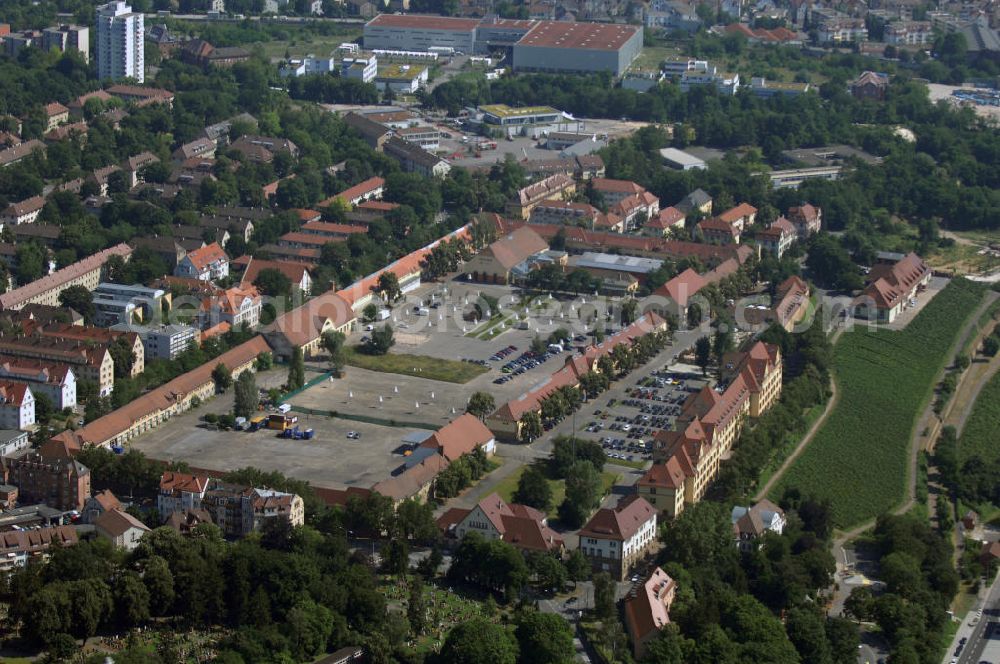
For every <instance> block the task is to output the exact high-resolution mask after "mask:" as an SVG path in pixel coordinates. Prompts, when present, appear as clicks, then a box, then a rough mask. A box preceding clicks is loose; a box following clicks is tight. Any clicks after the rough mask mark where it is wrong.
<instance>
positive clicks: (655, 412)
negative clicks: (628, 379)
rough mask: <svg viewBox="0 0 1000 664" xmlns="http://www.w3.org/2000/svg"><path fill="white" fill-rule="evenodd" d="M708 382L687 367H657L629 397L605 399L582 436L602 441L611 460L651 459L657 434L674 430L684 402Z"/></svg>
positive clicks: (637, 383) (633, 387)
mask: <svg viewBox="0 0 1000 664" xmlns="http://www.w3.org/2000/svg"><path fill="white" fill-rule="evenodd" d="M707 384H708V381H706V380H705V379H704V378H702V377H701V376H700V375H697V374H694V373H691V372H689V371H686V370H684V368H683V367H682V368H681V369H679V370H678V369H676V368H672V367H663V368H660V369H656V370H654V371H653V372H652V373H651V374H650V375H648V376H645V377H643V378H641V379H639V380H638V381H636V382H635V383H632V386H631V387H630V388H628V389H627V391H626V397H625V398H621V399H616V398H611V399H609V400H607V401H604V402H603V405H600V406H599V407H598V408H597V410H596V411H594V417H595V419H593V420H590V421H589V423H588V424H587V426H586V428H584V429H583V431H581V432H580V433H579V434H578V435H579V436H580V437H582V438H587V439H590V440H596V441H598V442H600V443H601V446H602V447H603V448H604V450H605V453H606V454H607V455H608V457H609V459H610V461H611V463H614V460H615V459H625V460H628V461H649V460H651V459H652V456H653V455H652V450H653V437H654V436H656V434H657V433H659V432H660V431H664V430H666V431H669V430H671V429H673V428H674V424H675V421H676V418H677V416H678V415H680V412H681V406H682V405H683V404H684V401H685V400H686V399H687V398H688V397H689V396H690V395H691V394H693V393H695V392H697V391H698V390H700V389H701V388H702V387H704V386H705V385H707Z"/></svg>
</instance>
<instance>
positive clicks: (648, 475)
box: [637, 457, 684, 490]
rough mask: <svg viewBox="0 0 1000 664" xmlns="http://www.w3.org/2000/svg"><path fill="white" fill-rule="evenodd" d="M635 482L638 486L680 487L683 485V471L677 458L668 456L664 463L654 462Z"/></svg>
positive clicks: (675, 488)
mask: <svg viewBox="0 0 1000 664" xmlns="http://www.w3.org/2000/svg"><path fill="white" fill-rule="evenodd" d="M637 484H638V485H639V486H640V487H643V486H646V487H656V488H658V487H663V488H665V489H674V490H677V489H681V488H682V487H683V486H684V471H683V470H682V469H681V467H680V464H679V463H678V462H677V459H675V458H674V457H670V458H669V459H667V461H666V462H665V463H654V464H653V465H652V467H651V468H650V469H649V470H647V471H646V472H645V473H644V474H643V476H642V477H640V478H639V481H638V482H637Z"/></svg>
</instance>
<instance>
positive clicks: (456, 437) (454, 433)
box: [421, 413, 493, 461]
mask: <svg viewBox="0 0 1000 664" xmlns="http://www.w3.org/2000/svg"><path fill="white" fill-rule="evenodd" d="M491 440H493V432H492V431H490V430H489V429H488V428H486V425H485V424H483V423H482V422H481V421H480V420H479V418H477V417H476V416H475V415H472V414H470V413H465V414H464V415H461V416H459V417H457V418H455V419H454V420H452V421H451V422H449V423H448V424H446V425H444V426H443V427H441V428H440V429H438V430H437V431H435V432H434V434H433V435H432V436H431V437H430V438H428V439H427V440H425V441H424V442H423V443H422V444H421V447H430V448H433V449H436V450H438V452H439V453H440V454H441V456H443V457H444V458H446V459H448V461H455V460H456V459H458V458H459V457H460V456H462V455H463V454H468V453H470V452H472V451H473V450H474V449H476V448H477V447H479V446H481V445H485V444H486V443H488V442H490V441H491Z"/></svg>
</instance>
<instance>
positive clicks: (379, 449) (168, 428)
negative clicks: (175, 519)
mask: <svg viewBox="0 0 1000 664" xmlns="http://www.w3.org/2000/svg"><path fill="white" fill-rule="evenodd" d="M231 408H232V396H231V395H224V396H222V397H217V398H215V399H212V400H211V401H209V402H207V403H206V404H205V405H204V406H203V407H201V408H198V409H195V410H192V411H188V412H186V413H183V414H181V415H178V416H176V417H173V418H171V420H170V421H169V422H167V423H165V424H162V425H161V426H159V427H158V428H156V429H153V430H152V431H149V432H147V433H145V434H143V435H142V436H139V437H138V438H136V439H135V440H133V441H132V443H131V445H132V446H133V447H135V448H136V449H138V450H141V451H142V452H143V453H145V454H146V455H147V456H150V457H152V458H154V459H160V460H164V461H186V462H187V463H189V464H190V465H192V466H194V467H197V468H202V469H206V470H213V471H219V472H226V471H230V470H235V469H237V468H243V467H245V466H255V467H257V468H261V469H263V470H277V471H280V472H282V473H284V474H285V475H288V476H291V477H295V478H296V479H301V480H306V481H308V482H310V483H311V484H313V485H315V486H321V487H330V488H341V487H344V486H363V487H369V486H371V485H372V484H374V483H375V482H378V481H380V480H382V479H385V478H386V477H388V476H389V474H390V473H391V471H392V470H393V469H395V468H397V467H398V466H399V465H400V464H402V463H403V458H404V457H403V456H402V454H401V453H398V452H397V450H398V448H399V446H400V445H401V443H402V438H403V436H405V435H406V434H407V433H409V432H411V431H412V429H406V428H391V427H384V426H378V425H374V424H366V423H361V422H353V421H348V420H344V419H337V418H329V417H319V416H312V415H305V414H302V413H293V414H295V415H297V416H298V417H299V425H300V426H301V427H302V428H307V427H311V428H313V429H315V431H316V437H315V438H314V439H313V440H286V439H283V438H278V435H277V432H276V431H272V430H266V429H264V430H261V431H255V432H249V431H217V430H214V429H210V428H206V426H205V425H204V424H203V423H202V422H201V417H202V416H203V415H204V414H205V413H208V412H212V413H225V412H229V410H230V409H231ZM348 431H357V432H359V433H361V438H360V439H359V440H349V439H348V438H347V435H346V434H347V432H348Z"/></svg>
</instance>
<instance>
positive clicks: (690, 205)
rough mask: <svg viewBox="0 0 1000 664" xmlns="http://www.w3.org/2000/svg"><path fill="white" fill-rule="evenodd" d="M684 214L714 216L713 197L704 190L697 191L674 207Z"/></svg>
mask: <svg viewBox="0 0 1000 664" xmlns="http://www.w3.org/2000/svg"><path fill="white" fill-rule="evenodd" d="M674 207H675V208H677V209H678V210H680V211H681V212H683V213H684V214H691V213H692V212H698V213H701V214H712V197H711V196H709V195H708V193H706V192H705V190H704V189H695V190H694V191H692V192H691V193H690V194H688V195H687V196H685V197H684V198H682V199H681V201H680V202H679V203H677V205H675V206H674Z"/></svg>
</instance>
